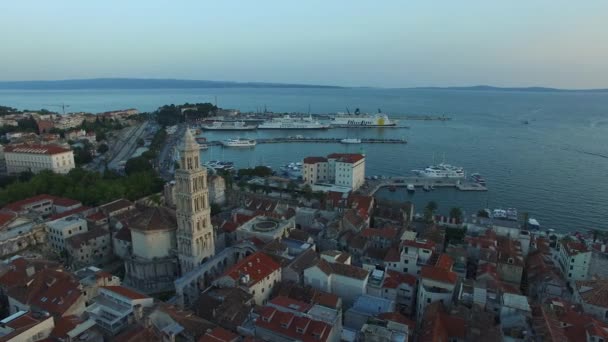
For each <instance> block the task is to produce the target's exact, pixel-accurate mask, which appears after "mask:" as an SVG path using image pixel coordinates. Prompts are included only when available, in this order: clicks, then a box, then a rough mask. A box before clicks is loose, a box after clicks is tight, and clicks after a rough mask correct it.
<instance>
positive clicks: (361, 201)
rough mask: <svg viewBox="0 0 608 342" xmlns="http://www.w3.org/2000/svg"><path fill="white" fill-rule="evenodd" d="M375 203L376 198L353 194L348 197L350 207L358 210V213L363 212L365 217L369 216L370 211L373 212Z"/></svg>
mask: <svg viewBox="0 0 608 342" xmlns="http://www.w3.org/2000/svg"><path fill="white" fill-rule="evenodd" d="M373 203H374V197H372V196H366V195H359V194H353V193H351V194H350V195H348V205H349V206H350V207H351V208H353V207H354V208H357V211H358V212H362V213H363V214H364V215H366V216H367V215H369V211H370V210H372V204H373Z"/></svg>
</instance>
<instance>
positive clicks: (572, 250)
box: [562, 241, 589, 256]
mask: <svg viewBox="0 0 608 342" xmlns="http://www.w3.org/2000/svg"><path fill="white" fill-rule="evenodd" d="M562 246H564V248H565V249H566V253H568V255H569V256H573V255H577V254H579V253H585V252H588V251H589V249H588V248H587V246H585V244H584V243H582V242H578V241H565V242H562Z"/></svg>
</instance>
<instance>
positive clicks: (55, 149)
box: [4, 144, 72, 155]
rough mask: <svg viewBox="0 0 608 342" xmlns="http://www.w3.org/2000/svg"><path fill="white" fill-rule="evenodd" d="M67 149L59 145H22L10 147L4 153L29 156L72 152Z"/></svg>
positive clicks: (5, 148) (6, 147)
mask: <svg viewBox="0 0 608 342" xmlns="http://www.w3.org/2000/svg"><path fill="white" fill-rule="evenodd" d="M70 151H72V150H69V149H67V148H63V147H61V146H58V145H51V144H49V145H29V144H21V145H8V146H5V147H4V152H5V153H6V152H9V153H11V152H12V153H28V154H48V155H53V154H59V153H65V152H70Z"/></svg>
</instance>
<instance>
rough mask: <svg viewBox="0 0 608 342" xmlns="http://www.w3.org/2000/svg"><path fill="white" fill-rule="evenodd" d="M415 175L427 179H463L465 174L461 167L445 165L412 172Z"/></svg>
mask: <svg viewBox="0 0 608 342" xmlns="http://www.w3.org/2000/svg"><path fill="white" fill-rule="evenodd" d="M412 172H414V173H415V174H417V175H418V176H422V177H429V178H464V177H465V172H464V169H463V168H462V167H459V166H453V165H450V164H446V163H441V164H437V165H431V166H428V167H426V168H424V169H423V170H412Z"/></svg>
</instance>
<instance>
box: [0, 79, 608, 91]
mask: <svg viewBox="0 0 608 342" xmlns="http://www.w3.org/2000/svg"><path fill="white" fill-rule="evenodd" d="M189 88H190V89H191V88H309V89H313V88H318V89H348V88H371V89H373V88H374V87H345V86H335V85H316V84H297V83H267V82H232V81H208V80H180V79H160V78H92V79H74V80H54V81H0V90H8V89H18V90H78V89H189ZM384 89H390V88H384ZM393 89H403V90H467V91H518V92H608V88H604V89H558V88H549V87H494V86H488V85H476V86H466V87H408V88H393Z"/></svg>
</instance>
